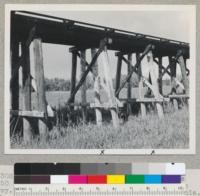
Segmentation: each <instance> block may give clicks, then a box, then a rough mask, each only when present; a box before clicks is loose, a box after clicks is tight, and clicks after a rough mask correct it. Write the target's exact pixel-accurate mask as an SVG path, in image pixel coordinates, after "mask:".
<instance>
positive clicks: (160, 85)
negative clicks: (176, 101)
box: [158, 56, 163, 95]
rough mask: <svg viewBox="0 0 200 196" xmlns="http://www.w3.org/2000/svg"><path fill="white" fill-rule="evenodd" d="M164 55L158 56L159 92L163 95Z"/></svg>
mask: <svg viewBox="0 0 200 196" xmlns="http://www.w3.org/2000/svg"><path fill="white" fill-rule="evenodd" d="M162 86H163V84H162V56H159V57H158V87H159V93H160V94H161V95H162V94H163V91H162Z"/></svg>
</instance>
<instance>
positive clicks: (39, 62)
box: [33, 38, 47, 139]
mask: <svg viewBox="0 0 200 196" xmlns="http://www.w3.org/2000/svg"><path fill="white" fill-rule="evenodd" d="M33 49H34V62H35V65H34V67H35V80H36V86H37V101H38V103H37V110H38V111H41V112H44V116H45V117H44V118H40V119H39V120H38V128H39V133H40V137H41V139H45V136H46V133H47V104H46V95H45V81H44V67H43V53H42V40H41V39H40V38H35V39H34V40H33Z"/></svg>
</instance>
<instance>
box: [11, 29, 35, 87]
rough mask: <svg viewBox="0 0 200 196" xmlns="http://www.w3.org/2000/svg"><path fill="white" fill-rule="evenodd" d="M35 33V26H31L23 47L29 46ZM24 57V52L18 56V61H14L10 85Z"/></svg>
mask: <svg viewBox="0 0 200 196" xmlns="http://www.w3.org/2000/svg"><path fill="white" fill-rule="evenodd" d="M35 33H36V26H33V28H32V29H31V30H30V32H29V35H28V38H27V40H26V42H25V47H26V48H28V47H29V46H30V44H31V42H32V41H33V38H34V36H35ZM24 58H25V55H24V53H22V56H21V57H18V62H17V63H16V68H15V69H14V71H13V73H12V76H11V80H10V84H11V85H12V83H13V81H14V79H15V77H16V74H17V72H18V70H19V68H20V66H21V65H22V64H23V61H24Z"/></svg>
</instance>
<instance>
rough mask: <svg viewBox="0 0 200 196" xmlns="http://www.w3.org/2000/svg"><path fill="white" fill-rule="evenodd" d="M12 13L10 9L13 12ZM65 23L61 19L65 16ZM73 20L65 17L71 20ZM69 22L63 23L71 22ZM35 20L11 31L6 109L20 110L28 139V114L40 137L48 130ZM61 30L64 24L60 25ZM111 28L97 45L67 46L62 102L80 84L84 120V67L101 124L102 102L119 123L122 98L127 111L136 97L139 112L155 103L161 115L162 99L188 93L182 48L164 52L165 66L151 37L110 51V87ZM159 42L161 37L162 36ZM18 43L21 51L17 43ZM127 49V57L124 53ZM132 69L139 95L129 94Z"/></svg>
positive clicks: (70, 101) (72, 98)
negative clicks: (21, 32)
mask: <svg viewBox="0 0 200 196" xmlns="http://www.w3.org/2000/svg"><path fill="white" fill-rule="evenodd" d="M12 17H13V15H12ZM64 24H65V25H66V24H68V23H66V20H64ZM73 25H74V23H70V26H73ZM70 26H68V28H70ZM38 28H39V27H38V26H37V25H36V24H35V22H34V25H33V26H32V27H31V28H30V30H29V33H28V34H27V35H26V37H25V38H23V39H18V38H17V37H13V36H11V80H10V88H11V114H12V115H14V116H21V117H22V118H23V137H24V140H25V141H27V142H30V140H31V138H32V136H33V135H32V133H33V132H32V122H31V120H32V118H35V119H37V120H38V130H39V133H40V135H41V136H43V137H42V138H44V137H45V135H46V132H47V131H48V126H47V120H48V117H49V114H48V111H47V101H46V95H45V84H44V83H45V82H44V67H43V52H42V42H43V39H44V38H42V37H41V33H38ZM65 31H66V29H65ZM114 32H115V30H112V31H107V30H106V33H105V35H104V36H102V38H101V39H100V40H99V43H98V44H99V46H98V47H97V46H96V45H95V46H92V45H91V46H88V45H87V44H86V46H85V47H83V46H78V45H74V47H71V48H70V49H69V52H71V53H72V69H71V90H70V97H69V99H68V100H67V103H66V105H67V106H69V108H70V109H72V110H73V107H74V105H76V103H75V96H76V93H77V92H78V90H81V99H82V100H81V106H82V115H83V121H86V120H87V118H86V117H87V109H86V107H87V106H88V103H87V96H86V78H87V75H88V74H89V72H92V74H93V81H94V103H90V104H89V106H90V107H91V108H94V110H95V114H96V124H97V125H101V124H102V113H101V111H102V108H104V109H108V110H110V112H111V116H112V122H113V126H114V127H116V128H117V127H119V119H118V108H120V107H123V104H124V103H126V104H127V112H128V113H129V114H131V105H132V103H134V102H139V104H140V111H141V115H142V117H145V116H146V113H147V112H146V103H150V102H152V103H155V106H156V108H157V112H158V116H159V117H160V118H162V117H163V115H164V114H163V102H167V101H170V100H173V103H174V105H177V103H176V102H177V99H179V98H185V99H188V98H189V82H188V74H189V70H188V69H187V67H186V57H185V56H184V50H182V49H181V48H178V49H177V51H176V55H171V53H169V55H168V58H169V65H168V66H167V67H165V66H163V62H162V58H163V57H164V56H162V55H154V50H156V45H155V44H154V43H149V42H148V43H147V44H146V45H145V47H143V50H141V48H140V50H138V51H137V50H130V51H128V52H127V51H120V50H118V52H116V53H115V56H116V57H117V70H116V78H115V80H116V84H115V89H114V87H113V81H112V77H111V69H112V67H111V63H110V62H109V57H108V52H107V50H108V49H110V48H112V46H113V45H115V46H116V45H117V44H116V41H114V43H113V38H112V34H113V33H114ZM143 38H144V36H139V35H137V34H136V39H143ZM160 42H162V40H161V39H160ZM31 43H33V54H34V70H35V78H34V80H35V81H36V89H37V90H36V94H37V95H36V99H37V104H36V108H35V109H34V110H32V105H31V88H32V87H31V81H32V80H33V77H32V76H31V73H30V72H31V69H30V51H29V50H30V44H31ZM163 43H164V44H165V43H166V41H165V42H163ZM19 46H20V47H21V52H20V51H19V48H20V47H19ZM86 49H91V56H92V60H91V62H90V63H88V62H87V60H86ZM133 54H135V57H136V63H135V64H134V65H133V64H132V58H133ZM126 55H127V58H126V57H125V56H126ZM77 58H80V62H81V77H80V80H79V81H78V82H76V75H77ZM99 58H101V60H102V64H101V66H102V68H103V76H101V75H100V73H99V66H100V63H99V61H98V60H99ZM144 58H146V59H147V62H146V65H145V66H146V67H147V68H148V76H150V78H151V82H150V81H149V78H148V76H146V75H144V73H143V72H144V70H143V66H142V61H143V59H144ZM122 62H125V63H126V64H127V76H126V78H125V79H124V80H123V81H121V69H122ZM155 63H156V64H157V65H158V77H157V74H156V73H155V69H154V68H155ZM177 63H178V64H179V65H180V70H181V74H182V82H180V81H179V80H178V79H177V78H176V75H177V74H176V67H177ZM20 67H22V78H23V83H22V102H23V104H22V111H19V68H20ZM133 73H136V74H137V76H138V78H139V84H138V92H139V97H138V98H132V90H133V89H132V85H131V77H132V74H133ZM165 74H168V75H169V76H170V77H171V93H170V95H169V96H167V97H164V95H163V92H162V91H163V90H162V87H163V84H162V81H163V80H162V78H163V76H164V75H165ZM126 84H127V99H124V98H123V99H121V98H120V91H121V90H122V89H123V88H124V86H125V85H126ZM177 85H178V86H179V87H180V88H182V89H183V91H184V93H183V94H181V95H178V94H176V86H177ZM144 86H146V87H148V88H149V89H150V90H151V92H152V94H153V97H151V98H149V97H145V95H144ZM102 87H103V88H104V90H105V91H106V93H107V95H108V102H107V103H102V102H101V99H100V97H101V93H100V89H101V88H102Z"/></svg>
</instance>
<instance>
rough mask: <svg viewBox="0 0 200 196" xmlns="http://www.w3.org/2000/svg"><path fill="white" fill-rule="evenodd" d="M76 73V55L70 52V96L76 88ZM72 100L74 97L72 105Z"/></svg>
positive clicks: (74, 52)
mask: <svg viewBox="0 0 200 196" xmlns="http://www.w3.org/2000/svg"><path fill="white" fill-rule="evenodd" d="M76 71H77V54H76V51H72V69H71V89H70V94H71V95H72V93H73V91H74V89H75V87H76ZM74 100H75V96H74V97H73V99H72V103H74ZM70 108H71V109H72V108H73V109H74V107H70Z"/></svg>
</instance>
